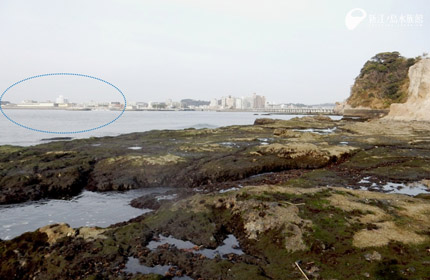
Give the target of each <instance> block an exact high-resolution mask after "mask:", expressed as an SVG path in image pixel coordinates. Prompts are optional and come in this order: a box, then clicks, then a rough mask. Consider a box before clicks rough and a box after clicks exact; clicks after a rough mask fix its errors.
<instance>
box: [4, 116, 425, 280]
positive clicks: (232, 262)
mask: <svg viewBox="0 0 430 280" xmlns="http://www.w3.org/2000/svg"><path fill="white" fill-rule="evenodd" d="M429 135H430V124H429V123H425V122H398V121H397V122H395V121H388V120H373V121H368V122H356V121H351V120H339V121H334V120H331V119H330V118H328V117H323V116H316V117H304V118H294V119H292V120H289V121H284V120H272V119H259V120H257V121H256V122H255V124H254V125H251V126H230V127H223V128H217V129H198V130H197V129H187V130H178V131H171V130H170V131H169V130H163V131H150V132H145V133H133V134H127V135H121V136H118V137H104V138H90V139H80V140H73V141H60V142H51V143H47V144H42V145H37V146H34V147H14V146H1V147H0V203H1V204H10V203H20V202H25V201H30V200H37V199H41V198H62V197H68V196H74V195H77V194H78V193H79V192H81V191H82V190H83V189H86V190H91V191H111V190H128V189H136V188H146V187H174V188H176V190H174V191H171V192H169V193H166V196H170V197H165V198H164V199H158V198H156V197H155V196H151V195H150V196H146V197H142V198H138V199H135V200H133V202H132V205H133V206H135V207H143V208H150V209H153V210H154V211H153V212H151V213H147V214H144V215H142V216H140V217H138V218H135V219H133V220H131V221H128V222H124V223H120V224H116V225H112V226H110V227H109V228H106V229H101V228H79V229H72V228H70V227H68V226H67V225H64V224H61V225H51V226H47V227H45V228H42V229H39V230H37V231H35V232H31V233H25V234H23V235H21V236H19V237H17V238H15V239H13V240H10V241H0V257H1V259H2V263H1V267H0V278H4V279H30V278H31V279H171V278H172V277H174V276H177V277H179V276H183V275H187V276H189V277H191V278H192V279H246V278H250V279H301V277H303V275H302V274H301V272H300V271H299V270H298V268H297V266H300V267H301V268H302V269H303V271H304V273H305V274H306V275H307V276H308V277H309V279H430V278H429V275H430V273H429V269H428V265H429V264H430V239H429V237H430V234H429V233H430V222H429V219H428V215H429V213H430V201H429V200H428V199H429V194H430V192H428V188H429V181H428V180H429V179H430V136H429ZM390 186H391V187H390ZM409 189H410V190H415V192H413V191H412V192H411V195H409V196H408V195H401V194H394V193H386V192H400V191H401V190H403V191H405V192H404V193H408V192H407V191H409ZM416 190H419V191H418V192H417V191H416ZM384 192H385V193H384ZM230 235H232V236H234V238H237V240H238V242H239V247H240V249H241V250H242V251H243V254H241V255H238V254H233V253H229V254H227V255H224V256H223V255H219V256H215V257H214V258H208V257H206V256H205V255H204V254H203V253H202V252H203V250H210V249H215V248H217V247H218V246H221V245H222V244H223V241H224V240H225V239H226V238H227V237H228V236H230ZM160 236H172V238H176V239H179V240H182V241H189V242H191V243H192V244H194V245H195V247H192V248H185V249H184V248H182V249H181V248H179V247H178V244H167V245H162V246H159V247H158V248H155V249H152V250H151V249H149V248H148V247H147V246H148V244H149V243H150V242H151V241H154V240H157V239H158V238H160ZM135 259H138V260H139V261H140V264H141V265H145V266H147V267H153V266H156V265H161V266H166V267H167V266H168V269H169V270H168V272H167V274H166V275H165V276H160V275H158V276H157V275H156V274H133V273H131V272H130V270H128V268H127V267H128V266H127V264H128V261H130V260H135ZM299 260H300V261H301V262H300V263H297V264H295V263H296V262H297V261H299ZM163 277H165V278H163Z"/></svg>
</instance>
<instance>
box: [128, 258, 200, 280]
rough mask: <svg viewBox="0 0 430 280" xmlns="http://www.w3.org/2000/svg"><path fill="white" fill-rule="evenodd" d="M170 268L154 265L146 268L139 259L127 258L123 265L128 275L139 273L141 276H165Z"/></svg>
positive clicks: (178, 279)
mask: <svg viewBox="0 0 430 280" xmlns="http://www.w3.org/2000/svg"><path fill="white" fill-rule="evenodd" d="M171 268H172V266H170V265H156V266H153V267H151V266H146V265H143V264H141V263H140V262H139V259H136V258H133V257H129V258H128V261H127V263H126V265H125V271H126V272H128V273H133V274H136V273H141V274H159V275H163V276H164V275H166V273H168V272H169V270H170V269H171ZM172 279H173V280H192V278H191V277H188V276H180V277H178V276H175V277H173V278H172Z"/></svg>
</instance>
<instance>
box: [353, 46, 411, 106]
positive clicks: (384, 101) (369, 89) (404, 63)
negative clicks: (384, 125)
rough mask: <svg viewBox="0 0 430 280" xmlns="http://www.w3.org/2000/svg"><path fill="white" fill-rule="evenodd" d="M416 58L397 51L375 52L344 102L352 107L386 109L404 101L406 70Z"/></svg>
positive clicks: (405, 94)
mask: <svg viewBox="0 0 430 280" xmlns="http://www.w3.org/2000/svg"><path fill="white" fill-rule="evenodd" d="M416 61H417V59H415V58H405V57H403V56H401V55H400V53H399V52H383V53H378V54H376V55H375V56H374V57H372V58H371V59H370V60H368V61H367V62H366V63H365V64H364V66H363V68H362V69H361V71H360V74H359V75H358V77H357V78H356V79H355V83H354V85H353V86H352V88H351V96H350V97H349V98H348V100H347V103H348V104H349V105H351V106H352V107H358V106H363V107H370V108H373V109H385V108H388V107H389V106H390V105H391V104H392V103H404V102H405V101H406V100H407V96H408V94H407V89H408V86H409V79H408V70H409V67H411V66H412V65H414V64H415V62H416Z"/></svg>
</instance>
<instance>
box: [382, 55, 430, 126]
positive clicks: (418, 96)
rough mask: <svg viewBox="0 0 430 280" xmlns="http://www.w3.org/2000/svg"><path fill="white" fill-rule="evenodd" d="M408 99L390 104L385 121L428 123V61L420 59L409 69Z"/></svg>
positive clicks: (429, 73) (429, 77)
mask: <svg viewBox="0 0 430 280" xmlns="http://www.w3.org/2000/svg"><path fill="white" fill-rule="evenodd" d="M408 76H409V81H410V82H409V88H408V99H407V101H406V103H404V104H392V105H391V107H390V113H389V114H388V116H387V117H385V118H386V119H391V120H403V121H411V120H416V121H430V59H428V58H427V59H422V60H420V61H419V62H418V63H416V64H415V65H413V66H411V67H410V68H409V73H408Z"/></svg>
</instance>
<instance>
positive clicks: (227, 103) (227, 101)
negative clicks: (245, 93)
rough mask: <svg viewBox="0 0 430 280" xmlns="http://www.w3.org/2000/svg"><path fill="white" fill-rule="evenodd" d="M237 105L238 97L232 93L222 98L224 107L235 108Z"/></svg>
mask: <svg viewBox="0 0 430 280" xmlns="http://www.w3.org/2000/svg"><path fill="white" fill-rule="evenodd" d="M235 105H236V98H234V97H232V96H231V95H229V96H227V97H222V98H221V108H223V109H234V108H235Z"/></svg>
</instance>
